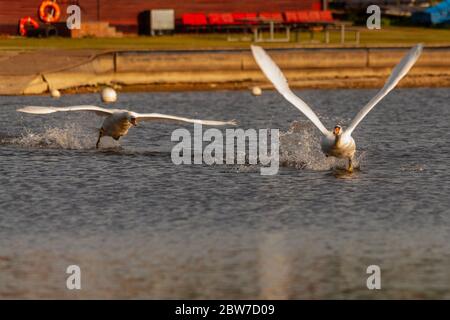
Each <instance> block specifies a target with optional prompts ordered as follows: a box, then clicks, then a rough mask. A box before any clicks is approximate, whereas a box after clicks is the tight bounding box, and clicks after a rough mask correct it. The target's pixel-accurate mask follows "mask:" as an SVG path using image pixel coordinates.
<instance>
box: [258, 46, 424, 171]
mask: <svg viewBox="0 0 450 320" xmlns="http://www.w3.org/2000/svg"><path fill="white" fill-rule="evenodd" d="M251 49H252V53H253V56H254V58H255V60H256V62H257V64H258V65H259V67H260V68H261V70H262V71H263V73H264V74H265V75H266V77H267V78H268V79H269V80H270V81H271V82H272V84H273V85H274V87H275V89H277V91H278V92H279V93H280V94H281V95H282V96H283V97H284V98H285V99H286V100H288V101H289V102H290V103H292V104H293V105H294V106H295V107H296V108H297V109H299V110H300V111H301V112H302V113H303V114H304V115H305V116H306V117H308V119H309V120H311V121H312V122H313V123H314V125H315V126H316V127H317V128H318V129H319V130H320V132H322V134H323V138H322V143H321V147H322V151H323V153H324V154H325V155H326V156H332V157H336V158H346V159H348V160H349V164H348V170H349V171H352V170H353V166H352V160H353V157H354V155H355V152H356V144H355V140H354V139H353V137H352V136H351V135H352V132H353V130H354V129H355V128H356V126H357V125H358V124H359V123H360V122H361V120H362V119H363V118H364V117H365V116H366V115H367V114H368V113H369V111H370V110H372V108H373V107H375V105H376V104H377V103H378V102H380V100H381V99H382V98H383V97H384V96H386V95H387V94H388V93H389V92H390V91H391V90H392V89H394V88H395V86H396V85H397V83H398V82H399V81H400V80H401V79H402V78H403V77H404V76H405V75H406V74H407V73H408V71H409V70H410V69H411V68H412V66H413V65H414V63H415V62H416V61H417V59H418V58H419V56H420V54H421V52H422V45H421V44H418V45H416V46H415V47H414V48H412V49H411V50H410V51H409V53H408V54H407V55H406V56H405V57H404V58H403V59H402V60H401V61H400V63H399V64H398V65H397V66H396V67H395V68H394V70H393V71H392V74H391V75H390V77H389V78H388V79H387V81H386V83H385V85H384V86H383V88H382V89H381V90H380V91H379V92H378V93H377V94H376V95H375V97H373V98H372V99H371V100H370V101H369V102H368V103H367V105H366V106H365V107H364V108H362V109H361V111H360V112H359V113H358V114H357V115H356V117H355V118H354V119H353V120H352V122H351V123H350V125H349V126H348V127H347V129H346V130H345V131H344V130H342V128H341V126H339V125H336V126H335V127H334V130H333V131H329V130H327V129H326V128H325V126H324V125H323V124H322V122H321V121H320V119H319V118H318V117H317V115H316V114H315V113H314V111H312V110H311V108H310V107H309V106H308V105H307V104H306V103H305V102H304V101H303V100H301V99H300V98H299V97H297V96H296V95H295V94H294V93H293V92H292V91H291V89H290V88H289V85H288V83H287V80H286V78H285V77H284V75H283V73H282V72H281V70H280V69H279V68H278V66H277V65H276V64H275V62H274V61H273V60H272V59H271V58H270V57H269V56H268V55H267V53H266V52H265V51H264V49H262V48H261V47H258V46H253V45H252V46H251Z"/></svg>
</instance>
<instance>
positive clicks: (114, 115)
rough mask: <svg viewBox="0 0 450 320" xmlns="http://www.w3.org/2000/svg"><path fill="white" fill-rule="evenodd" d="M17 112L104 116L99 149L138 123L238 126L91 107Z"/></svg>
mask: <svg viewBox="0 0 450 320" xmlns="http://www.w3.org/2000/svg"><path fill="white" fill-rule="evenodd" d="M17 111H19V112H25V113H31V114H49V113H54V112H65V111H88V112H93V113H96V114H97V115H99V116H104V117H106V118H105V120H104V121H103V124H102V127H101V128H100V132H99V135H98V140H97V143H96V145H95V146H96V148H97V149H98V146H99V143H100V139H101V138H102V137H104V136H109V137H112V138H113V139H115V140H119V139H120V138H121V137H123V136H124V135H126V134H127V133H128V130H129V129H130V128H131V127H132V126H137V123H138V122H140V121H172V122H179V123H180V122H181V123H183V122H187V123H197V124H202V125H207V126H224V125H236V122H235V121H234V120H231V121H215V120H198V119H189V118H184V117H177V116H171V115H166V114H160V113H137V112H133V111H129V110H122V109H105V108H100V107H97V106H90V105H85V106H72V107H61V108H58V107H36V106H28V107H24V108H21V109H17Z"/></svg>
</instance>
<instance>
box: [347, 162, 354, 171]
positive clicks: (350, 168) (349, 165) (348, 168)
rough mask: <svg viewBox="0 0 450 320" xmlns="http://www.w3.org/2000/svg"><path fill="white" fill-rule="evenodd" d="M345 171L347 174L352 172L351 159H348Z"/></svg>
mask: <svg viewBox="0 0 450 320" xmlns="http://www.w3.org/2000/svg"><path fill="white" fill-rule="evenodd" d="M347 171H348V172H350V173H351V172H353V163H352V158H350V159H348V167H347Z"/></svg>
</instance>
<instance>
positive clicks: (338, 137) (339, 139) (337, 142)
mask: <svg viewBox="0 0 450 320" xmlns="http://www.w3.org/2000/svg"><path fill="white" fill-rule="evenodd" d="M339 143H341V135H340V134H339V135H335V136H334V144H335V145H336V146H337V145H338V144H339Z"/></svg>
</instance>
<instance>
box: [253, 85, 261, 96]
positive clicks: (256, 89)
mask: <svg viewBox="0 0 450 320" xmlns="http://www.w3.org/2000/svg"><path fill="white" fill-rule="evenodd" d="M252 94H253V95H254V96H260V95H261V94H262V90H261V88H260V87H253V88H252Z"/></svg>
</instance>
